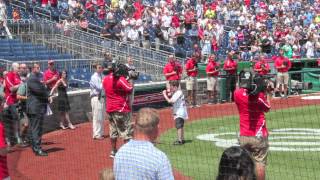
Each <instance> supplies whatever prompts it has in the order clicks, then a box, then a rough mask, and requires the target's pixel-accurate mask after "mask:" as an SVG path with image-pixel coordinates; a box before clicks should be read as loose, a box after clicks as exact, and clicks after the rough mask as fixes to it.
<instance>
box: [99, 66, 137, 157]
mask: <svg viewBox="0 0 320 180" xmlns="http://www.w3.org/2000/svg"><path fill="white" fill-rule="evenodd" d="M130 78H134V77H133V76H132V75H131V76H130V75H129V69H128V67H127V66H126V65H124V64H119V63H115V64H113V67H112V72H111V73H109V74H108V75H107V76H105V77H104V79H103V83H102V84H103V88H104V91H105V95H106V106H107V108H106V112H107V113H108V115H109V122H110V123H109V126H110V143H111V148H112V150H111V153H110V157H112V158H113V157H114V156H115V154H116V152H117V139H118V138H119V137H121V138H123V139H124V142H127V141H128V140H129V139H131V138H132V134H133V128H132V124H131V119H130V112H131V107H130V101H129V96H130V94H131V92H132V90H133V86H132V84H131V83H130V82H129V81H128V79H130Z"/></svg>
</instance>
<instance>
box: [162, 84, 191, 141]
mask: <svg viewBox="0 0 320 180" xmlns="http://www.w3.org/2000/svg"><path fill="white" fill-rule="evenodd" d="M169 83H170V91H167V90H164V91H163V92H162V94H163V96H164V98H165V99H166V101H167V102H168V103H170V104H173V107H172V113H173V119H174V121H175V126H176V128H177V140H176V141H175V142H174V143H173V145H182V144H184V143H185V140H184V129H183V126H184V121H186V120H187V119H188V112H187V105H186V102H185V100H184V95H183V92H182V91H181V89H180V88H179V86H180V83H179V81H177V80H173V81H170V82H169Z"/></svg>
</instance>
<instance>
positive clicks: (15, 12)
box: [12, 8, 21, 22]
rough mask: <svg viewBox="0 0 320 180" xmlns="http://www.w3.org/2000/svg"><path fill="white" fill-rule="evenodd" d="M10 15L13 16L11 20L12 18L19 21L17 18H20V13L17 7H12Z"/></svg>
mask: <svg viewBox="0 0 320 180" xmlns="http://www.w3.org/2000/svg"><path fill="white" fill-rule="evenodd" d="M12 17H13V20H14V21H15V22H17V21H19V20H20V19H21V15H20V11H19V9H17V8H14V9H13V12H12Z"/></svg>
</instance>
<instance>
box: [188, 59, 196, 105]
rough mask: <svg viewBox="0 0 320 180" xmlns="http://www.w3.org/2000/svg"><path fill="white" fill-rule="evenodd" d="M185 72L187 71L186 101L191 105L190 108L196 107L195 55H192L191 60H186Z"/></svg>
mask: <svg viewBox="0 0 320 180" xmlns="http://www.w3.org/2000/svg"><path fill="white" fill-rule="evenodd" d="M186 71H187V75H188V78H187V81H186V89H187V91H188V101H189V103H191V107H196V106H198V105H197V99H196V95H197V89H198V81H197V76H198V62H197V60H196V55H195V54H193V55H192V57H191V58H188V60H187V63H186Z"/></svg>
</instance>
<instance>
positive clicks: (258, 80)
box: [239, 71, 273, 95]
mask: <svg viewBox="0 0 320 180" xmlns="http://www.w3.org/2000/svg"><path fill="white" fill-rule="evenodd" d="M272 77H273V76H271V75H259V74H253V73H252V72H250V71H241V72H240V74H239V87H241V88H245V89H247V90H248V91H249V94H252V95H256V94H258V93H260V92H264V91H266V89H267V87H268V80H269V79H270V78H272Z"/></svg>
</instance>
